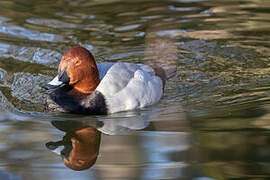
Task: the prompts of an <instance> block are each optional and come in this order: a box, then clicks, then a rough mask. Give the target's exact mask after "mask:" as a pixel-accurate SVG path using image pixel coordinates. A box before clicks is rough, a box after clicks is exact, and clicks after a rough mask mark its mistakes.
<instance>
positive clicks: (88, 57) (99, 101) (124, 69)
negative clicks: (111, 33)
mask: <svg viewBox="0 0 270 180" xmlns="http://www.w3.org/2000/svg"><path fill="white" fill-rule="evenodd" d="M175 73H176V68H175V67H173V68H168V69H167V70H165V69H164V68H161V67H151V66H149V65H144V64H135V63H125V62H116V63H99V64H96V62H95V59H94V56H93V55H92V54H91V53H90V52H89V51H88V50H87V49H85V48H83V47H81V46H74V47H71V48H70V49H68V51H67V52H66V53H65V54H64V55H63V57H62V59H61V62H60V64H59V67H58V75H57V76H56V77H55V78H54V79H53V80H52V81H51V82H49V83H48V84H46V85H45V86H44V87H45V88H46V89H54V91H52V92H51V93H50V94H49V96H48V98H47V99H46V109H47V110H48V111H56V112H70V113H77V114H110V113H116V112H120V111H127V110H132V109H136V108H143V107H145V106H149V105H152V104H155V103H157V102H158V101H159V100H160V98H161V97H162V94H163V90H164V86H165V81H166V80H167V79H169V78H170V77H172V76H174V75H175Z"/></svg>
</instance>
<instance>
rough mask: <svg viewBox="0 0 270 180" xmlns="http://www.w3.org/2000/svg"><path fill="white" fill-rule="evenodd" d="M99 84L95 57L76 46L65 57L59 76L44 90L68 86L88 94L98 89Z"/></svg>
mask: <svg viewBox="0 0 270 180" xmlns="http://www.w3.org/2000/svg"><path fill="white" fill-rule="evenodd" d="M99 82H100V80H99V73H98V69H97V65H96V62H95V58H94V56H93V55H92V54H91V53H90V52H89V51H88V50H87V49H85V48H83V47H81V46H74V47H71V48H69V49H68V50H67V52H66V53H65V54H64V55H63V57H62V59H61V62H60V64H59V67H58V74H57V76H56V77H55V78H54V79H53V80H52V81H51V82H49V83H48V84H46V85H45V86H44V88H45V89H54V88H57V87H60V86H62V85H63V84H66V85H69V86H72V87H73V88H74V89H75V90H77V91H79V92H81V93H86V94H88V93H91V92H93V91H94V90H95V89H96V87H97V86H98V84H99Z"/></svg>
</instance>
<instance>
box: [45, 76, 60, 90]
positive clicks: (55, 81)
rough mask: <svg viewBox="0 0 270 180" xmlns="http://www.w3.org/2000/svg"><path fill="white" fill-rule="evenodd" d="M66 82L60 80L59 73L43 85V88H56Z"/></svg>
mask: <svg viewBox="0 0 270 180" xmlns="http://www.w3.org/2000/svg"><path fill="white" fill-rule="evenodd" d="M63 84H64V82H62V81H60V80H59V76H58V75H57V76H56V77H55V78H54V79H53V80H52V81H50V82H49V83H47V84H45V85H44V86H43V88H45V89H46V90H49V89H56V88H58V87H60V86H62V85H63Z"/></svg>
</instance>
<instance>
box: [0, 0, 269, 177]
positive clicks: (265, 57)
mask: <svg viewBox="0 0 270 180" xmlns="http://www.w3.org/2000/svg"><path fill="white" fill-rule="evenodd" d="M269 18H270V2H268V1H265V0H238V1H234V0H215V1H214V0H167V1H165V0H146V1H145V0H144V1H140V0H137V1H124V0H106V1H105V0H99V1H95V0H92V1H83V0H81V1H69V0H67V1H51V0H49V1H48V0H46V1H44V0H37V1H31V0H25V1H23V2H22V1H16V0H6V1H0V102H1V103H0V111H1V114H0V152H1V157H0V177H1V178H2V179H12V178H13V179H23V180H26V179H27V180H32V179H33V180H35V179H40V180H42V179H46V180H47V179H52V180H53V179H71V180H72V179H82V180H83V179H117V180H119V179H125V180H126V179H145V180H150V179H194V180H212V179H217V180H220V179H221V180H222V179H256V180H257V179H269V178H270V173H269V172H270V164H269V163H270V156H269V149H270V138H269V137H270V136H269V132H270V131H269V128H270V121H269V119H268V118H269V117H270V116H269V110H270V106H269V102H270V101H269V92H270V88H269V87H270V79H269V77H270V71H269V64H270V60H269V55H270V53H269V52H270V44H269V39H270V36H269V35H270V34H269V28H270V23H269ZM73 45H81V46H84V47H85V48H87V49H89V50H91V51H92V52H93V54H94V55H95V57H96V60H97V62H120V61H121V62H135V63H143V64H151V65H161V66H177V75H176V77H174V78H173V79H171V80H170V81H168V82H167V84H166V88H165V93H164V97H163V98H162V99H161V101H160V102H159V103H158V104H156V105H153V106H151V107H147V108H144V109H142V110H135V111H131V112H123V113H117V114H113V115H109V116H86V117H85V116H74V115H68V114H47V113H44V98H45V97H46V95H47V92H46V91H45V90H43V89H42V88H41V86H42V85H43V84H44V83H46V82H48V81H49V80H51V79H52V78H53V77H54V75H55V74H56V71H57V66H58V63H59V61H60V59H61V55H62V54H63V53H64V52H65V51H66V50H67V49H68V48H69V47H70V46H73ZM268 116H269V117H268ZM63 120H65V121H64V122H69V121H71V120H76V121H78V122H81V123H82V124H83V125H84V126H92V127H94V128H97V129H98V130H99V131H100V132H101V133H102V134H101V143H100V149H99V156H98V157H97V161H96V163H95V164H94V166H92V167H91V168H90V169H88V170H84V171H73V170H71V169H69V168H67V167H66V166H65V165H64V164H63V163H62V161H61V157H59V156H57V155H56V154H54V153H53V152H51V151H50V150H49V149H47V148H46V146H45V144H46V143H47V142H50V141H59V140H61V139H62V138H63V136H64V135H65V132H64V131H67V129H65V128H66V127H65V125H64V127H63V128H59V127H58V129H57V128H56V127H55V126H54V125H53V123H52V121H63ZM63 130H64V131H63ZM73 131H75V130H74V129H73ZM1 178H0V179H1Z"/></svg>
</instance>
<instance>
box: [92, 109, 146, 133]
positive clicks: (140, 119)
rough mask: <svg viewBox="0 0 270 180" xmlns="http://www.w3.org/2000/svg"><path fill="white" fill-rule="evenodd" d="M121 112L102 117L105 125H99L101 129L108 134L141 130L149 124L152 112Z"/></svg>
mask: <svg viewBox="0 0 270 180" xmlns="http://www.w3.org/2000/svg"><path fill="white" fill-rule="evenodd" d="M131 113H132V112H128V113H125V112H124V113H120V114H117V115H118V116H110V117H109V118H106V119H100V121H102V123H103V126H102V127H97V129H98V130H99V131H101V132H102V133H104V134H107V135H119V134H125V133H128V132H130V131H132V130H133V131H134V130H141V129H144V128H146V127H147V126H148V125H149V123H150V122H149V119H150V117H149V116H150V114H149V112H148V113H145V114H136V113H132V114H131Z"/></svg>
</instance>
